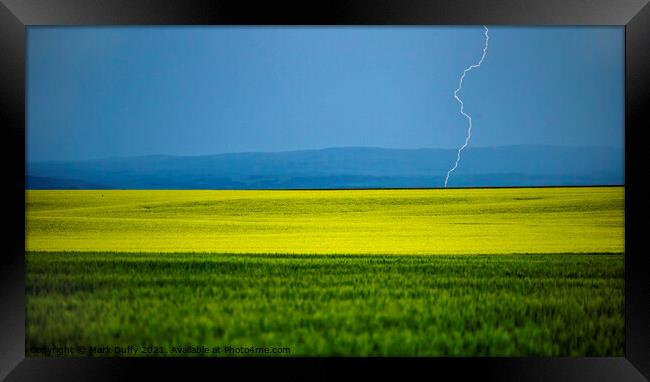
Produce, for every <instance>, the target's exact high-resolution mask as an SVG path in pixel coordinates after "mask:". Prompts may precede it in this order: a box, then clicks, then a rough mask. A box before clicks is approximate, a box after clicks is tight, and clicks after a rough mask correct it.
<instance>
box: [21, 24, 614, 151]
mask: <svg viewBox="0 0 650 382" xmlns="http://www.w3.org/2000/svg"><path fill="white" fill-rule="evenodd" d="M488 27H489V28H490V32H489V33H490V45H489V50H488V53H487V56H486V58H485V61H484V62H483V65H482V66H481V67H480V68H478V69H475V70H473V71H471V72H469V73H468V75H467V77H466V78H465V81H464V83H463V90H462V92H461V93H460V96H461V98H462V99H463V101H464V103H465V111H466V112H467V113H468V114H470V115H472V116H473V118H474V129H473V135H472V140H471V141H470V145H469V149H471V147H476V146H502V145H512V144H552V145H572V146H588V145H598V146H610V147H617V148H621V147H623V144H624V142H623V141H624V139H623V134H624V87H623V86H624V30H623V28H622V27H535V28H530V27H490V26H488ZM27 43H28V56H27V59H28V63H27V76H28V78H27V90H28V93H27V155H28V158H27V159H28V160H29V161H42V160H78V159H91V158H103V157H111V156H137V155H150V154H171V155H204V154H215V153H224V152H241V151H285V150H300V149H318V148H325V147H341V146H375V147H387V148H421V147H434V148H457V147H458V146H460V145H461V144H462V143H463V140H464V138H465V134H466V128H467V122H466V120H465V119H464V118H463V117H462V116H461V115H460V114H459V104H458V103H457V102H456V100H455V99H454V98H453V91H454V90H455V89H456V87H457V86H458V80H459V76H460V74H461V73H462V71H463V70H464V69H465V68H466V67H467V66H468V65H471V64H473V63H475V62H476V61H478V59H479V58H480V56H481V53H482V49H483V44H484V36H483V28H482V27H481V26H470V27H281V28H280V27H117V28H116V27H100V28H97V27H29V28H28V33H27Z"/></svg>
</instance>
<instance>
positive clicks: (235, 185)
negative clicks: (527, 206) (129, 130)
mask: <svg viewBox="0 0 650 382" xmlns="http://www.w3.org/2000/svg"><path fill="white" fill-rule="evenodd" d="M455 159H456V150H455V149H417V150H402V149H383V148H369V147H344V148H329V149H322V150H303V151H287V152H277V153H262V152H258V153H253V152H251V153H234V154H219V155H207V156H167V155H155V156H141V157H129V158H107V159H98V160H86V161H76V162H34V163H28V164H27V184H26V187H27V188H29V189H296V188H297V189H308V188H401V187H442V186H443V185H444V177H445V175H446V173H447V170H448V169H449V168H450V167H451V166H452V165H453V163H454V160H455ZM624 163H625V161H624V151H623V150H622V149H615V148H605V147H562V146H532V145H531V146H529V145H523V146H504V147H491V148H490V147H484V148H480V147H479V148H473V147H470V148H468V149H466V150H465V151H464V152H463V157H462V160H461V163H460V166H459V167H458V169H457V170H456V172H454V173H453V174H452V176H451V178H450V180H449V186H450V187H501V186H569V185H621V184H624Z"/></svg>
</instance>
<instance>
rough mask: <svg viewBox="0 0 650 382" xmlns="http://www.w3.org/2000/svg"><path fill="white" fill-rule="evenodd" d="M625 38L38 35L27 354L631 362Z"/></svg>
mask: <svg viewBox="0 0 650 382" xmlns="http://www.w3.org/2000/svg"><path fill="white" fill-rule="evenodd" d="M624 75H625V73H624V29H623V27H506V26H490V25H475V26H463V27H450V26H449V27H443V26H437V27H420V26H413V27H396V26H391V27H374V26H373V27H365V26H363V27H362V26H349V27H316V26H312V27H277V26H273V27H272V26H268V27H243V26H237V27H231V26H220V27H28V28H27V100H26V105H27V130H26V191H25V192H26V206H25V216H26V230H25V235H26V248H25V249H26V261H27V266H26V284H27V288H26V294H27V311H26V315H27V321H26V352H27V355H28V356H39V357H41V356H46V357H60V356H65V357H88V356H96V357H97V356H99V357H107V356H108V357H112V356H135V357H139V356H160V357H176V356H211V357H231V356H272V357H287V356H303V355H315V356H340V355H343V356H383V355H390V356H392V355H400V356H518V357H519V356H552V357H567V356H581V357H582V356H599V357H600V356H623V353H624V333H625V331H624V329H625V328H624V264H625V261H624V254H625V241H624V232H625V224H624V190H625V179H624V174H625V168H624V167H625V166H624V150H625V147H624V130H625V128H624V126H625V125H624Z"/></svg>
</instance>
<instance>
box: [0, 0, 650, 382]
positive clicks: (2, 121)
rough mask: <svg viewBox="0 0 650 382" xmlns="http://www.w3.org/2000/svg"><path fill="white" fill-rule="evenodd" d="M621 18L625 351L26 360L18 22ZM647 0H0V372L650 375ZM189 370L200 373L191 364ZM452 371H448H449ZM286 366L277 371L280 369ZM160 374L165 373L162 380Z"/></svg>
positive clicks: (43, 376)
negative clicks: (603, 354)
mask: <svg viewBox="0 0 650 382" xmlns="http://www.w3.org/2000/svg"><path fill="white" fill-rule="evenodd" d="M127 24H128V25H210V24H226V25H235V24H237V25H308V24H309V25H338V24H351V25H480V24H486V25H620V26H625V121H626V122H625V166H626V167H625V168H626V179H625V183H626V184H625V243H626V254H625V356H624V357H612V358H493V357H489V358H488V357H484V358H320V357H318V358H309V357H305V358H273V359H266V358H264V359H243V358H209V359H195V358H193V359H176V358H172V359H170V358H162V359H161V358H156V359H132V358H100V359H90V358H31V357H30V358H25V256H24V249H25V234H24V229H25V209H24V205H25V167H24V164H25V160H24V159H25V62H26V61H25V42H26V40H25V36H26V33H25V30H26V27H28V26H32V25H127ZM648 101H650V6H649V5H648V0H492V1H478V0H445V1H435V2H433V1H430V0H408V1H398V0H311V1H306V0H303V1H301V2H298V1H277V0H274V1H270V0H267V1H262V0H259V1H256V0H213V1H208V0H193V1H189V0H185V1H181V0H158V1H156V0H153V1H152V0H139V1H134V0H130V1H128V0H110V1H102V0H0V126H1V129H2V133H3V134H2V140H1V145H2V149H1V150H0V152H1V161H0V163H1V164H2V166H1V168H2V169H3V171H2V176H0V179H1V184H2V187H1V190H2V196H3V198H2V199H1V200H2V202H3V203H2V204H1V205H2V211H3V214H2V215H3V217H4V219H3V220H4V222H5V223H6V224H5V228H4V229H3V230H1V231H2V235H3V243H4V245H3V248H4V251H3V252H2V254H1V255H0V274H1V277H0V328H1V329H0V330H1V333H0V379H2V378H5V377H6V380H7V381H25V380H48V381H58V380H61V381H63V380H65V381H72V380H91V379H92V380H124V379H130V377H135V376H136V375H137V374H140V373H142V372H144V373H155V374H157V375H158V376H164V377H178V376H181V377H182V378H183V380H185V379H186V378H192V379H193V377H191V376H189V375H187V373H190V372H191V373H192V374H193V375H196V377H197V378H198V375H200V373H207V374H205V375H208V376H211V377H222V376H224V372H237V373H238V374H237V375H236V377H238V378H240V377H243V376H244V375H245V374H250V373H260V372H261V373H264V375H265V377H268V376H270V375H271V374H270V373H272V372H278V373H284V374H283V375H284V376H287V377H292V379H293V378H297V377H301V376H303V377H308V378H310V379H312V378H313V379H318V378H319V377H321V378H322V377H327V376H328V375H329V374H330V373H333V372H334V373H342V372H344V373H348V372H350V371H361V372H363V373H364V374H365V376H370V375H381V376H383V377H391V376H392V377H397V378H400V377H402V378H403V376H406V375H413V376H416V375H423V376H427V375H430V376H431V378H435V377H437V376H440V375H443V374H446V375H448V376H449V375H453V378H454V379H458V378H461V379H464V378H465V377H479V378H481V379H483V378H488V379H496V380H500V381H520V380H553V381H610V380H616V381H643V380H647V378H650V278H648V275H649V273H650V272H649V271H650V267H649V266H648V264H649V262H648V260H647V258H648V255H647V254H646V253H645V251H644V250H643V249H644V248H643V247H642V246H641V245H640V242H641V237H640V235H641V234H642V230H643V227H639V225H642V224H644V220H643V215H642V214H643V212H644V210H645V206H646V205H647V202H646V201H645V197H646V196H647V195H649V194H648V193H647V192H646V190H647V189H646V187H645V186H644V185H643V183H644V179H643V173H641V172H642V171H643V163H644V159H645V158H644V157H642V156H641V154H642V153H644V151H646V150H644V149H643V144H644V143H645V142H644V141H643V137H642V134H643V131H644V130H645V128H648V127H649V126H650V123H649V121H648V105H649V102H648ZM194 373H196V374H194ZM450 373H451V374H450ZM280 376H282V375H280ZM165 379H167V378H165Z"/></svg>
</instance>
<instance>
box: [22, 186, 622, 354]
mask: <svg viewBox="0 0 650 382" xmlns="http://www.w3.org/2000/svg"><path fill="white" fill-rule="evenodd" d="M26 196H27V205H26V218H27V222H26V242H27V244H26V249H27V256H26V258H27V296H28V299H27V326H26V329H27V349H28V354H29V351H30V349H31V348H32V347H41V346H46V345H47V346H52V345H55V346H63V345H68V346H78V345H83V346H105V345H109V346H110V347H113V346H116V345H121V346H128V345H135V346H138V347H139V346H141V345H154V346H160V347H162V348H163V349H164V350H165V351H166V353H165V354H164V355H174V356H176V355H182V354H177V353H172V349H173V348H174V347H183V346H187V345H192V346H197V345H200V346H206V347H209V348H211V347H216V346H220V347H224V346H233V347H240V346H243V347H247V346H253V347H265V346H266V347H282V348H284V347H288V348H290V349H291V350H290V354H291V355H466V356H475V355H521V356H524V355H525V356H531V355H539V356H585V355H588V356H622V355H623V347H624V346H623V345H624V315H623V313H624V309H623V301H624V256H623V253H624V189H623V188H622V187H606V188H543V189H483V190H480V189H479V190H460V189H457V190H368V191H361V190H359V191H33V190H29V191H27V194H26ZM95 355H115V354H110V353H109V354H102V353H95ZM137 355H138V356H139V355H143V354H142V353H138V354H137ZM156 355H160V354H156ZM222 355H223V354H222ZM226 355H228V354H226ZM247 355H250V354H247Z"/></svg>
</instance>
